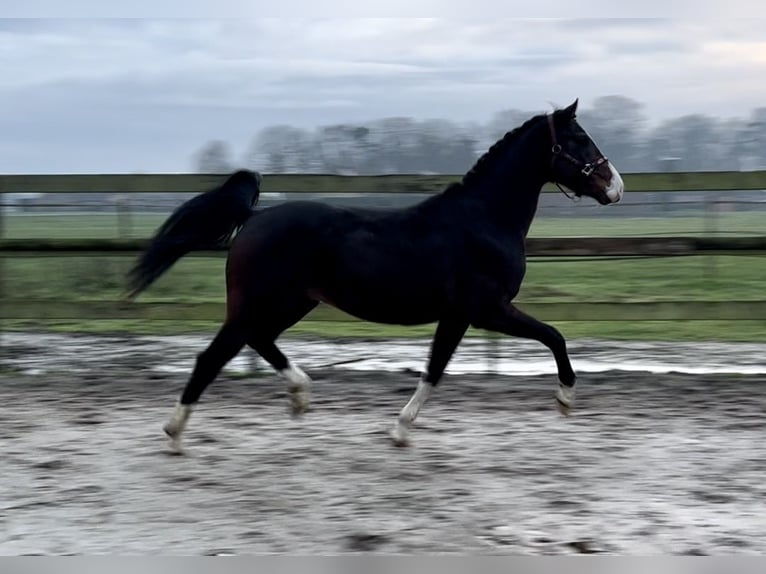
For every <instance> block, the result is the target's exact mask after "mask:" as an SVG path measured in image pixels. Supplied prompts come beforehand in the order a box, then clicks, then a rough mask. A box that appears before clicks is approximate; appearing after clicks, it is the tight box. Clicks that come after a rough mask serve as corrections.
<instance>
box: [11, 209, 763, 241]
mask: <svg viewBox="0 0 766 574" xmlns="http://www.w3.org/2000/svg"><path fill="white" fill-rule="evenodd" d="M606 209H607V208H604V210H606ZM608 209H610V210H611V209H617V208H608ZM589 213H591V212H589ZM608 213H609V212H605V211H599V210H598V209H595V210H594V211H593V212H592V214H591V215H587V216H582V215H580V214H576V215H573V217H571V218H557V217H544V216H541V217H538V218H537V219H536V220H535V221H534V223H533V224H532V228H531V230H530V237H618V236H621V237H624V236H642V235H707V234H710V233H715V234H716V235H753V234H759V235H760V234H763V233H764V229H766V225H764V222H765V221H766V212H765V211H761V212H749V213H748V212H743V213H739V212H738V213H726V212H722V213H718V214H717V216H716V218H715V220H714V221H713V220H711V219H710V218H709V216H708V215H706V214H704V213H701V212H697V213H694V214H689V215H683V216H681V215H678V216H668V215H662V216H657V217H611V216H609V215H608ZM166 217H167V214H164V215H159V214H146V213H135V214H133V215H132V216H131V217H130V224H129V225H127V226H124V227H122V228H121V227H120V225H119V222H118V218H117V215H116V214H114V213H96V214H88V215H81V214H75V215H67V214H51V215H14V214H10V215H6V216H5V218H4V226H5V231H4V234H3V237H4V238H5V239H41V238H46V239H59V238H60V239H119V238H122V239H129V238H145V237H150V236H151V235H152V234H153V233H154V231H155V230H156V229H157V228H158V227H159V226H160V224H161V223H162V222H163V221H164V220H165V218H166Z"/></svg>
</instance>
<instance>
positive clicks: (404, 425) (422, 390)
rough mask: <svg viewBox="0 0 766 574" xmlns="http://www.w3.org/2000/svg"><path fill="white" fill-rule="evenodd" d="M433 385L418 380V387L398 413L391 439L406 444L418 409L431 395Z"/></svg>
mask: <svg viewBox="0 0 766 574" xmlns="http://www.w3.org/2000/svg"><path fill="white" fill-rule="evenodd" d="M433 388H434V386H433V385H432V384H431V383H427V382H426V381H424V380H423V379H421V380H420V381H419V382H418V388H417V389H415V393H414V394H413V395H412V398H411V399H410V400H409V402H408V403H407V404H406V405H405V406H404V408H403V409H402V410H401V412H400V413H399V419H398V420H397V421H396V427H395V428H394V431H393V434H392V436H393V439H394V442H396V444H402V445H404V444H407V440H408V436H409V431H410V428H411V427H412V425H413V423H414V422H415V419H416V418H417V416H418V413H419V412H420V409H421V408H422V407H423V405H424V404H425V403H426V401H427V400H428V397H429V396H431V392H432V391H433Z"/></svg>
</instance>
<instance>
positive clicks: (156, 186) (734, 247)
mask: <svg viewBox="0 0 766 574" xmlns="http://www.w3.org/2000/svg"><path fill="white" fill-rule="evenodd" d="M224 177H225V176H222V175H211V174H118V175H114V174H106V175H104V174H94V175H80V174H75V175H2V176H0V200H1V199H2V195H3V194H4V193H105V194H120V195H122V194H130V193H148V192H151V193H157V192H163V193H179V192H185V193H197V192H201V191H204V190H207V189H209V188H210V187H212V186H213V185H216V184H218V183H220V182H221V181H222V179H223V178H224ZM458 177H459V176H449V175H439V176H430V175H429V176H421V175H391V176H369V177H367V176H333V175H268V176H266V177H264V181H263V188H262V191H263V192H264V193H269V192H271V193H274V192H276V193H315V194H327V193H333V194H359V193H420V194H422V193H436V192H438V191H440V190H442V189H443V188H444V187H445V186H446V185H447V184H448V183H450V182H452V181H455V180H456V179H457V178H458ZM624 180H625V184H626V189H627V190H628V191H629V192H630V193H641V192H655V191H663V192H681V191H703V192H715V193H721V194H726V193H728V192H734V191H747V190H764V189H766V171H756V172H699V173H698V172H694V173H642V174H626V175H624ZM553 191H555V188H553V187H546V188H545V189H544V192H546V193H548V192H553ZM2 218H3V215H2V210H1V209H0V265H1V264H2V261H3V260H4V259H5V258H7V257H34V256H66V255H86V254H95V255H112V254H114V255H118V254H126V255H135V254H136V253H137V252H138V251H140V250H141V249H142V248H143V246H144V245H145V244H146V240H145V239H144V240H116V239H51V238H46V237H40V238H32V239H4V238H3V233H2V229H3V226H2ZM742 253H749V254H753V253H758V254H760V253H766V225H765V226H764V233H763V234H759V235H757V236H747V237H698V236H688V237H676V236H673V237H656V236H655V237H613V238H604V237H583V238H556V237H546V238H530V239H529V242H528V254H529V255H530V256H534V257H548V256H556V257H581V256H589V257H601V256H612V257H614V256H625V257H631V256H683V255H694V254H742ZM194 255H196V256H210V255H214V256H216V255H218V256H220V255H221V254H220V253H219V254H216V253H198V254H194ZM1 272H2V269H1V268H0V319H40V320H47V319H115V318H124V319H157V320H161V319H173V320H192V319H194V320H208V319H209V320H219V319H220V318H222V317H223V305H222V304H220V303H143V302H140V303H139V302H134V303H127V302H120V301H85V302H84V301H60V300H38V301H30V300H24V299H18V298H15V299H9V298H7V297H5V296H4V295H5V293H4V292H3V291H2V283H3V281H2V274H1ZM524 308H525V309H526V310H528V311H529V312H531V313H533V314H535V315H537V316H539V317H540V318H541V319H543V320H560V321H593V320H617V321H640V320H666V321H676V320H696V319H726V320H760V321H762V320H766V301H707V302H705V301H669V302H611V301H603V302H589V303H556V302H551V303H532V302H530V303H525V305H524ZM309 318H310V319H314V320H352V318H351V317H349V316H347V315H345V314H343V313H341V312H339V311H337V310H334V309H330V308H326V307H319V308H318V309H317V310H316V311H315V312H314V313H312V315H310V317H309Z"/></svg>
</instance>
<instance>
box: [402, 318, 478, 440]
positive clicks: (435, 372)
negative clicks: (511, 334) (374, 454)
mask: <svg viewBox="0 0 766 574" xmlns="http://www.w3.org/2000/svg"><path fill="white" fill-rule="evenodd" d="M467 329H468V321H467V320H465V319H462V318H458V317H446V318H443V319H442V320H440V321H439V324H438V325H437V327H436V333H435V334H434V339H433V342H432V344H431V356H430V358H429V360H428V367H427V368H426V372H425V373H424V374H423V377H422V378H421V379H420V381H419V382H418V387H417V389H416V390H415V393H414V394H413V395H412V398H411V399H410V400H409V402H407V404H406V405H405V406H404V408H403V409H402V410H401V412H400V413H399V418H398V419H397V421H396V426H395V427H394V429H393V430H392V431H391V439H392V440H393V441H394V444H395V445H396V446H409V444H410V438H409V436H410V429H411V428H412V426H413V424H414V423H415V418H416V417H417V416H418V412H420V409H421V407H422V406H423V405H424V404H425V402H426V400H427V399H428V397H429V396H430V395H431V392H432V391H433V389H434V388H435V387H436V385H438V384H439V380H440V379H441V378H442V375H443V374H444V369H446V368H447V363H449V360H450V358H452V355H453V354H454V352H455V349H457V346H458V345H459V344H460V341H461V340H462V339H463V335H465V332H466V330H467Z"/></svg>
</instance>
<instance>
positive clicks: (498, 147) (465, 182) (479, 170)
mask: <svg viewBox="0 0 766 574" xmlns="http://www.w3.org/2000/svg"><path fill="white" fill-rule="evenodd" d="M542 117H544V116H543V115H537V116H534V117H532V118H530V119H528V120H527V121H526V122H524V123H523V124H521V125H520V126H519V127H517V128H514V129H512V130H511V131H509V132H506V134H505V135H504V136H503V137H502V138H500V139H499V140H498V141H496V142H495V143H494V144H493V145H492V147H490V148H489V149H488V150H487V151H486V152H485V153H484V154H482V156H481V157H480V158H479V159H478V160H476V163H475V164H473V167H472V168H471V169H470V170H468V172H467V173H466V174H465V175H464V176H463V179H462V181H460V182H459V183H453V184H452V185H450V186H449V187H448V188H447V189H448V190H450V191H453V192H454V191H456V190H457V188H464V187H466V186H469V185H471V184H472V183H474V182H475V181H477V180H478V179H480V178H481V177H482V176H484V175H485V174H486V172H487V170H488V169H489V168H490V166H491V165H492V164H493V163H494V161H495V160H496V159H497V157H498V156H499V155H501V154H502V153H503V152H504V151H505V150H506V149H507V148H508V146H509V145H511V144H512V143H514V142H515V141H516V140H518V139H519V137H521V135H522V134H523V133H525V132H526V131H527V129H529V127H530V126H531V125H532V124H535V123H537V122H538V121H540V118H542Z"/></svg>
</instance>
